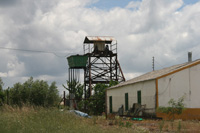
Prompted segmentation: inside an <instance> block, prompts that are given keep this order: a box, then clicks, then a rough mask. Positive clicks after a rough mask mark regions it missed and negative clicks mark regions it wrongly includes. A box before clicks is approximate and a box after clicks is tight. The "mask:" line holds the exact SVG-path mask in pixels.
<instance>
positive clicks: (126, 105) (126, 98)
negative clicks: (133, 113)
mask: <svg viewBox="0 0 200 133" xmlns="http://www.w3.org/2000/svg"><path fill="white" fill-rule="evenodd" d="M127 110H128V93H125V111H127Z"/></svg>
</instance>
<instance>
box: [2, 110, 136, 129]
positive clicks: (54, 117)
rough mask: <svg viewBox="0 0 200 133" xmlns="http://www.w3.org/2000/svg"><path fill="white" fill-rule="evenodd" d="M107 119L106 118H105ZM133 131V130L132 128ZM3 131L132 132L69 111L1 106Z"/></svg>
mask: <svg viewBox="0 0 200 133" xmlns="http://www.w3.org/2000/svg"><path fill="white" fill-rule="evenodd" d="M105 121H106V120H105ZM132 131H133V130H132ZM0 132H2V133H27V132H28V133H37V132H40V133H46V132H48V133H94V132H95V133H98V132H100V133H101V132H109V133H110V132H131V129H125V128H117V127H106V128H102V127H101V126H100V125H98V124H94V120H93V119H89V118H82V117H78V116H76V115H74V114H73V113H70V112H69V111H67V110H65V111H59V110H58V109H57V108H51V109H46V108H42V107H22V108H19V107H10V106H4V107H0Z"/></svg>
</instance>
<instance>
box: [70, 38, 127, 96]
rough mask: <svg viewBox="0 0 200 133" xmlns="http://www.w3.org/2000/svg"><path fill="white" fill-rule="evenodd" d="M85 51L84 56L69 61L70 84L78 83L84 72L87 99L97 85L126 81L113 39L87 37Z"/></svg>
mask: <svg viewBox="0 0 200 133" xmlns="http://www.w3.org/2000/svg"><path fill="white" fill-rule="evenodd" d="M83 50H84V55H78V54H77V55H72V56H69V57H67V60H68V65H69V71H68V74H69V82H70V83H72V82H73V81H74V80H76V81H77V79H78V78H79V75H80V72H79V70H80V69H83V70H84V93H85V99H87V98H89V97H90V96H91V95H92V88H93V87H94V85H95V84H97V83H104V84H109V82H110V81H118V82H123V81H125V78H124V75H123V72H122V69H121V67H120V64H119V62H118V59H117V41H116V40H115V39H114V38H113V37H102V36H101V37H99V36H86V37H85V39H84V42H83ZM69 87H70V86H69Z"/></svg>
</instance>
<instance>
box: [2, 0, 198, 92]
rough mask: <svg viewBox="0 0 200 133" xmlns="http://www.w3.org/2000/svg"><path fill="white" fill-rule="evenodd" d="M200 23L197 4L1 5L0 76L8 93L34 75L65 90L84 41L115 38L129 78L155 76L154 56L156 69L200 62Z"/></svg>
mask: <svg viewBox="0 0 200 133" xmlns="http://www.w3.org/2000/svg"><path fill="white" fill-rule="evenodd" d="M199 22H200V1H199V0H59V1H55V0H0V62H1V63H0V77H1V78H2V79H3V82H4V84H5V85H4V88H7V87H8V86H10V87H12V86H13V84H14V83H16V82H22V83H23V82H24V81H25V80H27V79H28V78H29V77H30V76H33V77H34V79H43V80H46V81H48V82H49V83H50V82H52V81H56V82H57V86H58V87H59V89H60V90H63V88H62V86H61V85H62V84H64V83H65V81H66V80H67V78H68V77H67V70H68V64H67V60H66V56H69V55H71V54H77V53H79V54H83V47H82V46H83V40H84V38H85V36H114V37H115V38H116V39H117V41H118V59H119V62H120V64H121V67H122V69H123V72H124V75H125V77H126V79H130V78H133V77H135V76H138V75H141V74H143V73H146V72H149V71H152V57H153V56H154V57H155V69H161V68H164V67H168V66H171V65H175V64H179V63H184V62H186V61H187V52H188V51H192V53H193V60H195V59H199V58H200V23H199ZM17 49H18V50H17ZM19 49H20V50H19ZM34 51H35V52H34Z"/></svg>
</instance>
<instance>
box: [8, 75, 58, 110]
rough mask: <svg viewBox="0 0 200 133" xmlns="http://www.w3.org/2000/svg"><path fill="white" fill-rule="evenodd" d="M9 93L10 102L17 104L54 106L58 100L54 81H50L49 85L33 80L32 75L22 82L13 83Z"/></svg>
mask: <svg viewBox="0 0 200 133" xmlns="http://www.w3.org/2000/svg"><path fill="white" fill-rule="evenodd" d="M9 93H10V102H11V104H14V105H19V106H21V105H23V104H31V105H36V106H45V107H49V106H54V105H55V104H56V103H58V100H59V95H58V90H57V87H56V82H52V83H51V85H50V86H49V85H48V83H47V82H46V81H43V80H36V81H34V80H33V78H32V77H30V78H29V79H28V80H27V81H26V82H24V83H23V84H21V83H16V84H14V86H13V87H12V88H10V90H9Z"/></svg>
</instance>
